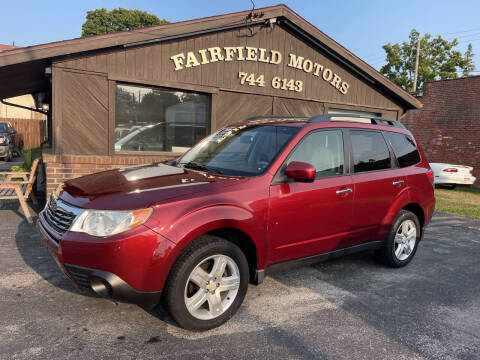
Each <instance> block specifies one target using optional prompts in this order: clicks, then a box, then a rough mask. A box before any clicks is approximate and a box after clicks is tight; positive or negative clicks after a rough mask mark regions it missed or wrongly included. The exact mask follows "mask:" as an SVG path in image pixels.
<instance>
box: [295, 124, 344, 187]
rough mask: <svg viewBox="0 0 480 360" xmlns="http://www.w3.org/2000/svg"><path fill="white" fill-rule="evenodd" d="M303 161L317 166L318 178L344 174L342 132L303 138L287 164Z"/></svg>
mask: <svg viewBox="0 0 480 360" xmlns="http://www.w3.org/2000/svg"><path fill="white" fill-rule="evenodd" d="M292 161H301V162H305V163H308V164H311V165H313V166H315V169H316V171H317V175H316V178H317V179H319V178H322V177H329V176H336V175H342V174H343V163H344V158H343V136H342V132H341V131H340V130H333V131H315V132H312V133H310V134H308V135H307V136H305V137H304V138H303V140H302V141H301V142H300V144H299V145H298V146H297V147H296V148H295V150H293V152H292V154H291V155H290V157H289V159H288V161H287V164H289V163H291V162H292Z"/></svg>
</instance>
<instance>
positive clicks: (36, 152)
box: [12, 148, 42, 171]
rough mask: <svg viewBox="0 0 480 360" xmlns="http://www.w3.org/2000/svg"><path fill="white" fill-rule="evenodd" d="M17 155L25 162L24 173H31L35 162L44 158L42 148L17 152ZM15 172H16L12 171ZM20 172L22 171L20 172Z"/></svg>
mask: <svg viewBox="0 0 480 360" xmlns="http://www.w3.org/2000/svg"><path fill="white" fill-rule="evenodd" d="M17 153H18V154H19V155H20V157H21V158H22V160H23V169H25V170H22V171H30V169H31V167H32V164H33V160H35V159H37V158H41V157H42V149H41V148H35V149H28V150H20V149H18V150H17ZM13 167H14V166H12V168H13ZM12 171H14V170H12ZM19 171H20V170H19Z"/></svg>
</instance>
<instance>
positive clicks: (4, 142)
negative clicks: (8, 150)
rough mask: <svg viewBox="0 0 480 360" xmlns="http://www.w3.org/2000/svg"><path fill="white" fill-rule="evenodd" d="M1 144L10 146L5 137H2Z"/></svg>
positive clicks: (0, 138) (0, 137)
mask: <svg viewBox="0 0 480 360" xmlns="http://www.w3.org/2000/svg"><path fill="white" fill-rule="evenodd" d="M0 144H2V145H7V144H8V140H7V138H6V137H5V136H0Z"/></svg>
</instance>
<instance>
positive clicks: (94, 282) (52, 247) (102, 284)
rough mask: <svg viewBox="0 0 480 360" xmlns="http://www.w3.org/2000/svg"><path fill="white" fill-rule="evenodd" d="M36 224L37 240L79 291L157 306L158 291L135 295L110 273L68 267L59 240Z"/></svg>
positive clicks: (82, 267)
mask: <svg viewBox="0 0 480 360" xmlns="http://www.w3.org/2000/svg"><path fill="white" fill-rule="evenodd" d="M41 220H42V216H40V219H39V220H38V221H37V230H38V233H39V234H40V238H41V239H42V241H43V243H44V244H45V246H46V247H47V249H48V250H49V252H50V254H51V255H52V257H53V258H54V260H55V261H56V263H57V265H58V266H59V267H60V269H61V270H62V271H63V272H64V274H65V275H66V276H67V277H68V278H69V279H70V280H72V281H73V283H74V284H75V285H76V287H77V288H78V289H79V290H81V291H93V292H95V293H96V294H97V295H99V296H101V297H105V298H110V299H113V300H117V301H121V302H127V303H134V304H139V305H142V306H148V305H153V304H157V303H158V302H159V301H160V298H161V294H162V292H161V291H138V290H136V289H135V288H134V287H133V286H131V285H130V284H129V283H127V282H126V281H125V280H123V279H122V278H121V277H120V276H118V275H116V274H114V273H113V272H110V271H105V270H100V269H96V268H90V267H85V266H79V265H74V264H70V263H68V262H66V261H65V257H64V254H63V249H62V247H61V245H60V240H57V239H56V238H55V237H54V236H53V235H52V233H50V231H49V230H47V226H46V225H45V224H43V223H42V221H41Z"/></svg>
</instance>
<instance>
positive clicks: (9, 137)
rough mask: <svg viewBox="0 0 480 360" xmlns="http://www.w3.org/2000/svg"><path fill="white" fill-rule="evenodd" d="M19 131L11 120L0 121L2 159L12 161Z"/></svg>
mask: <svg viewBox="0 0 480 360" xmlns="http://www.w3.org/2000/svg"><path fill="white" fill-rule="evenodd" d="M16 134H17V131H16V130H15V129H14V128H13V126H12V124H10V123H9V122H0V159H4V160H6V161H10V160H11V159H12V156H13V151H14V150H15V145H16Z"/></svg>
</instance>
